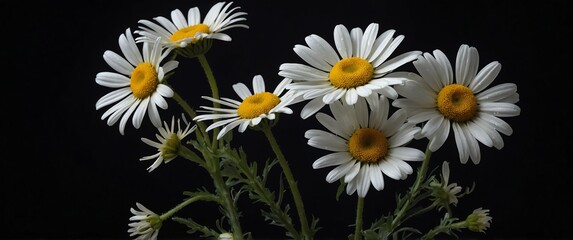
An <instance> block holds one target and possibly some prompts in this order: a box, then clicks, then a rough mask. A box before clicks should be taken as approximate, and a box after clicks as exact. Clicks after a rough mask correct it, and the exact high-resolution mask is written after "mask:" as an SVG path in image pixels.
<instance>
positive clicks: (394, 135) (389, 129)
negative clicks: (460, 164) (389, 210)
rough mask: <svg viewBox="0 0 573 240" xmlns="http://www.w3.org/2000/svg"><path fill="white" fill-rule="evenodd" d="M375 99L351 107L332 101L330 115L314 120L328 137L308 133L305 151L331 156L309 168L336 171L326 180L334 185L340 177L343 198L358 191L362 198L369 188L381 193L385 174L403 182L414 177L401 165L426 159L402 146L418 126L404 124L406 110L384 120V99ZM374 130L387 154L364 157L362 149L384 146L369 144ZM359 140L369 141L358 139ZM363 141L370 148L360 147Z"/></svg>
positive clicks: (311, 131)
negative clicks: (343, 184)
mask: <svg viewBox="0 0 573 240" xmlns="http://www.w3.org/2000/svg"><path fill="white" fill-rule="evenodd" d="M376 99H378V102H376V103H372V104H371V103H370V102H368V101H366V100H365V99H359V100H358V101H357V102H356V104H353V105H349V104H347V103H346V102H345V101H335V102H333V103H332V104H331V105H330V110H331V113H332V116H328V115H327V114H325V113H318V114H317V115H316V117H317V119H319V123H321V124H322V125H323V126H324V127H326V128H327V129H328V130H329V131H330V132H326V131H321V130H308V131H307V132H306V133H305V137H306V138H308V139H309V141H308V145H309V146H312V147H315V148H318V149H323V150H326V151H331V152H334V153H330V154H327V155H324V156H322V157H320V158H318V159H317V160H316V161H315V162H314V163H313V168H314V169H319V168H326V167H335V168H334V169H333V170H331V171H330V172H329V173H328V175H327V177H326V180H327V182H329V183H332V182H334V181H336V180H338V179H341V178H343V177H344V182H345V183H346V184H347V186H346V193H347V194H353V193H354V192H358V196H360V197H365V196H366V195H367V193H368V191H369V189H370V185H372V186H374V188H375V189H376V190H382V189H383V188H384V185H385V182H384V178H383V175H384V174H385V175H387V176H388V177H390V178H392V179H396V180H400V179H405V178H406V177H407V176H408V175H409V174H411V173H412V172H413V169H412V167H411V166H410V165H408V163H406V162H405V161H421V160H423V159H424V158H425V154H424V153H423V152H422V151H420V150H418V149H414V148H407V147H404V145H405V144H407V143H408V142H409V140H412V139H413V138H414V135H415V133H416V132H418V131H419V127H415V125H414V124H410V123H407V121H406V114H405V112H404V111H400V110H399V111H397V112H395V113H394V114H393V116H391V117H390V119H388V118H387V117H388V112H389V109H388V108H389V102H388V100H387V99H386V98H384V97H380V98H376ZM370 101H371V102H372V101H374V100H372V99H371V100H370ZM368 104H370V106H368ZM380 129H386V131H385V132H383V131H381V130H380ZM376 131H378V134H380V135H379V136H381V137H383V138H385V139H384V141H386V142H389V144H388V145H387V147H388V149H387V151H386V153H385V154H384V155H380V156H371V155H370V154H364V152H365V151H364V150H363V149H361V148H363V147H367V148H370V146H372V145H376V144H378V145H380V146H381V145H383V144H384V143H382V142H380V143H376V142H371V141H373V140H372V139H375V138H372V136H373V135H375V134H376ZM388 133H389V134H388ZM338 135H340V136H343V137H340V136H338ZM362 137H366V138H367V139H368V141H364V140H361V138H362ZM376 139H377V138H376ZM375 141H381V140H375ZM363 142H369V144H368V146H364V145H361V143H363ZM371 183H372V184H371Z"/></svg>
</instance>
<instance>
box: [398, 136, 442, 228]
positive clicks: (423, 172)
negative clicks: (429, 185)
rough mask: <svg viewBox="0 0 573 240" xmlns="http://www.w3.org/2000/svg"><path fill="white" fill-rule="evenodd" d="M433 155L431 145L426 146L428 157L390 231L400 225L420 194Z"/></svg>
mask: <svg viewBox="0 0 573 240" xmlns="http://www.w3.org/2000/svg"><path fill="white" fill-rule="evenodd" d="M428 145H429V143H428ZM431 156H432V151H430V148H429V147H426V158H425V159H424V161H423V162H422V167H421V168H420V171H418V176H416V181H415V182H414V185H413V186H412V188H411V189H410V194H409V196H408V199H407V200H406V203H405V204H404V205H403V206H402V208H401V209H400V211H399V212H398V214H396V217H395V218H394V220H393V221H392V226H391V227H390V232H392V231H394V229H395V228H396V227H397V226H398V225H400V223H401V221H402V219H403V218H404V216H405V214H406V212H407V211H408V210H409V209H410V205H411V204H412V201H413V199H414V198H415V197H416V195H417V194H418V190H419V188H420V184H422V182H423V181H424V179H425V178H426V172H427V171H428V166H429V165H430V157H431Z"/></svg>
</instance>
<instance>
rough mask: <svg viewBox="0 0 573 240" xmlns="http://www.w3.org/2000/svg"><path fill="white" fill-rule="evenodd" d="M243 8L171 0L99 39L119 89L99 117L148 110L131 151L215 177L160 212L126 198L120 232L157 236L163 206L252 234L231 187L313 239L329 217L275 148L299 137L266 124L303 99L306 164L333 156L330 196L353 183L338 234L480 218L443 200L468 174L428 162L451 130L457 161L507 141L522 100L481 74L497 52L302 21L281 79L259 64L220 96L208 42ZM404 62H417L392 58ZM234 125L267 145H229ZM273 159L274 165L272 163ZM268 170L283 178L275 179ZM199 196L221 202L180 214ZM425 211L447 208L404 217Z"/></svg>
mask: <svg viewBox="0 0 573 240" xmlns="http://www.w3.org/2000/svg"><path fill="white" fill-rule="evenodd" d="M246 15H247V13H245V12H241V11H240V7H236V6H232V2H230V3H226V2H218V3H216V4H214V5H213V6H212V7H211V8H210V9H209V11H208V12H207V14H206V15H205V17H204V18H201V16H202V15H201V14H200V11H199V8H198V7H193V8H190V9H189V10H188V12H187V14H186V15H185V14H184V13H183V12H182V11H181V10H179V9H175V10H173V11H172V12H171V19H169V18H166V17H161V16H159V17H156V18H153V19H152V20H140V21H139V22H138V23H139V24H140V26H139V29H137V30H135V31H133V32H132V31H131V29H129V28H128V29H126V30H125V33H123V34H121V35H120V37H119V48H120V50H121V53H122V55H123V56H122V55H120V54H118V53H116V52H114V51H111V50H108V51H105V52H104V54H103V58H104V60H105V62H106V63H107V64H108V65H109V66H110V67H111V68H112V69H113V70H115V71H114V72H100V73H98V74H97V75H96V78H95V80H96V83H98V84H99V85H101V86H104V87H109V88H113V89H115V90H113V91H111V92H110V93H108V94H106V95H104V96H103V97H101V98H100V99H99V100H98V101H97V102H96V110H100V109H102V108H105V107H109V108H108V109H107V110H106V111H105V112H104V113H103V115H102V117H101V118H102V120H105V119H107V124H108V125H109V126H112V125H115V124H118V126H119V132H120V134H121V135H124V134H125V132H126V126H127V125H128V124H127V123H128V121H130V120H131V125H133V127H134V128H135V129H139V128H140V127H141V125H142V124H143V121H144V118H146V116H147V117H148V118H149V120H150V122H151V123H152V124H153V126H155V127H156V128H157V131H158V133H156V135H155V137H156V140H151V139H149V138H142V139H141V140H142V141H143V142H144V143H145V144H147V145H148V146H150V147H152V148H154V149H155V150H156V152H155V154H152V155H148V156H144V157H141V158H140V160H141V161H151V162H152V163H151V165H150V166H149V167H148V168H147V170H148V171H149V172H151V171H155V170H156V169H158V168H159V167H160V166H161V165H162V164H166V163H169V162H170V161H172V160H174V159H177V158H180V159H187V160H189V161H190V162H191V163H192V165H191V168H193V171H195V168H200V169H202V170H204V171H206V173H208V174H209V176H210V177H211V179H210V181H209V180H206V181H205V182H204V184H205V185H201V186H193V187H196V188H197V189H196V190H193V191H184V192H183V196H182V201H181V203H180V204H178V205H176V206H174V207H172V208H170V209H168V210H167V211H165V212H163V213H156V212H154V211H152V210H150V209H149V208H147V207H146V206H144V205H143V204H141V203H140V202H136V203H135V207H136V208H131V212H132V214H133V216H132V217H131V218H130V219H129V220H130V223H129V224H128V226H129V229H128V231H127V232H128V233H129V236H131V237H133V238H135V239H157V238H158V236H159V231H160V229H161V227H162V225H163V224H164V223H166V221H167V220H173V221H174V222H177V223H180V224H183V225H185V226H187V227H188V231H187V232H188V233H189V234H191V235H195V236H200V237H205V238H216V239H238V240H239V239H256V238H257V237H261V236H257V232H245V231H244V229H243V227H242V225H241V223H242V221H243V219H242V216H243V215H242V211H245V210H250V209H252V208H247V207H245V206H241V205H240V202H239V199H242V198H243V199H244V198H248V199H249V200H250V201H251V202H252V203H253V204H257V205H260V206H261V210H260V213H261V217H262V218H263V220H264V221H265V222H267V223H268V224H269V227H276V228H278V229H282V230H283V231H284V237H287V238H290V239H315V238H316V236H317V233H319V231H320V229H321V228H327V227H328V226H322V225H321V222H320V221H319V220H320V218H318V217H315V216H312V215H310V213H311V211H309V209H307V208H306V207H305V206H304V198H303V197H304V196H302V194H301V191H300V189H299V185H298V182H297V173H296V172H294V171H293V170H292V169H291V165H292V164H296V163H295V162H289V160H288V159H287V158H286V156H285V154H283V151H284V150H283V148H285V147H286V148H300V146H299V145H296V143H291V142H288V144H285V142H281V139H277V138H276V137H275V134H274V131H275V130H274V129H275V128H279V127H281V126H279V125H278V123H279V118H280V115H283V114H293V113H294V111H293V110H292V109H291V106H293V105H295V104H299V103H302V102H306V104H305V105H304V107H303V108H302V110H301V112H300V113H299V114H300V117H301V121H310V120H306V119H308V118H309V117H311V116H314V117H315V118H316V121H317V122H318V123H320V126H318V127H317V128H316V129H309V130H307V131H306V132H305V134H304V137H305V138H306V139H308V141H307V143H306V144H308V146H310V147H314V148H317V149H320V150H324V151H326V152H328V153H326V155H324V156H322V157H319V158H318V159H316V160H315V161H314V162H313V164H312V167H313V168H314V169H323V168H332V169H331V170H330V171H329V172H328V173H327V175H326V181H327V182H328V183H336V184H339V191H338V192H337V193H336V194H337V197H338V196H339V195H340V194H343V193H344V192H345V193H346V194H347V195H349V196H352V195H356V197H357V205H356V218H355V222H354V223H348V224H349V225H352V226H353V229H352V230H351V231H349V232H348V235H347V236H346V237H347V238H349V239H410V238H412V239H434V238H435V237H436V236H439V235H441V234H448V235H457V234H459V233H461V232H462V231H463V230H469V231H474V232H485V230H486V229H487V228H489V226H490V224H491V221H492V217H491V216H490V215H489V211H490V210H489V209H484V208H482V207H479V208H476V209H475V210H474V211H473V213H471V214H469V215H468V216H466V217H462V218H460V217H458V216H456V214H454V211H453V210H452V209H453V207H455V206H456V205H457V203H458V201H459V200H460V199H461V198H462V197H464V196H466V195H468V194H470V193H471V192H472V190H473V187H474V186H471V187H462V186H458V185H457V184H456V183H450V168H449V162H447V161H441V169H439V170H440V171H438V169H430V161H439V160H431V156H432V153H434V152H436V151H438V150H441V149H443V148H445V146H444V143H445V142H446V140H447V139H448V138H449V137H450V136H451V137H453V138H454V139H455V143H456V147H457V151H458V153H459V160H460V162H461V163H462V164H466V163H467V162H468V160H469V159H471V160H472V163H473V164H479V162H480V160H481V154H480V147H481V146H480V145H484V146H487V147H495V148H496V149H501V148H503V145H504V144H503V138H502V135H501V134H503V135H506V136H510V135H511V134H512V128H511V126H510V125H509V124H507V123H506V122H505V121H504V120H502V119H501V118H502V117H515V116H518V115H519V114H520V108H519V107H518V106H517V105H516V103H517V102H518V101H519V94H518V93H517V86H516V85H515V84H513V83H504V84H499V85H496V86H492V87H489V86H490V85H491V84H492V82H493V80H494V79H495V78H496V77H497V75H498V73H499V72H500V70H501V64H500V63H499V62H497V61H493V62H491V63H489V64H487V65H486V66H485V67H483V68H481V69H480V68H479V56H478V51H477V49H476V48H474V47H471V46H469V45H466V44H462V45H461V46H460V48H459V50H458V53H457V56H456V58H455V65H452V64H451V63H450V60H449V59H448V57H447V56H446V55H445V54H444V53H443V52H442V51H440V50H434V51H433V52H432V53H427V52H426V53H424V52H421V51H417V50H413V51H408V52H405V53H401V54H397V55H396V54H395V53H394V52H395V51H396V49H397V48H398V46H399V45H400V43H401V42H402V41H403V40H404V36H403V35H397V36H395V34H396V31H395V30H393V29H390V30H386V31H380V29H379V28H380V26H379V24H377V23H371V24H369V25H368V26H367V27H366V28H365V29H361V28H358V27H357V28H352V29H350V30H349V29H347V28H346V27H345V26H344V25H342V24H339V25H336V26H335V27H334V32H333V37H332V40H333V41H332V42H329V41H328V39H325V38H323V37H321V36H318V35H315V34H311V35H309V36H307V37H306V38H305V39H304V42H305V43H306V44H296V45H295V46H294V52H295V53H296V54H297V55H298V56H299V57H300V58H301V59H302V60H303V63H284V64H281V65H280V66H279V71H278V75H279V76H280V77H282V78H283V80H282V81H280V82H278V84H276V87H275V88H274V90H273V91H268V90H267V88H268V87H267V85H268V84H269V83H272V82H267V81H265V79H264V78H263V77H262V75H256V76H253V78H252V81H251V86H252V88H249V86H248V85H247V84H245V83H242V82H239V83H236V84H234V85H232V86H231V87H232V88H233V90H234V91H235V93H236V94H237V96H238V98H230V97H221V96H219V87H220V86H219V85H218V83H217V80H216V78H215V76H216V72H215V71H214V70H213V69H211V66H210V64H209V62H208V60H207V53H208V52H209V50H210V49H211V48H212V47H213V43H214V42H215V41H224V42H230V41H231V37H230V36H229V35H228V34H226V33H225V31H227V30H229V29H232V28H243V29H248V28H249V27H248V25H246V24H244V21H246V20H247V19H246ZM134 35H135V36H134ZM332 43H333V44H334V45H332ZM393 55H396V56H393ZM183 58H189V59H197V60H198V61H199V63H200V65H201V67H202V69H203V70H204V75H205V78H206V80H207V83H206V84H208V85H209V87H210V89H211V93H210V95H204V96H202V99H204V100H206V101H207V102H209V103H210V104H208V105H199V106H198V107H197V105H196V103H189V102H187V101H185V100H184V97H183V96H181V95H179V93H178V92H176V90H175V89H174V88H173V87H172V85H171V84H170V82H171V81H178V80H179V79H178V76H177V74H176V73H177V70H178V68H180V67H181V66H180V64H179V63H180V61H178V60H180V59H183ZM410 63H412V64H413V66H414V67H415V69H416V71H417V72H409V71H403V70H401V69H400V68H402V67H403V66H404V65H406V64H410ZM172 100H174V101H175V102H176V103H177V104H178V105H179V106H180V108H181V111H182V114H181V116H180V117H179V116H172V117H171V121H170V122H167V121H162V117H161V111H162V110H165V109H167V108H168V101H172ZM289 121H290V120H289ZM206 122H210V124H206ZM234 129H237V130H238V132H239V133H244V132H245V131H246V130H247V129H249V130H254V131H255V132H258V133H262V134H263V135H264V137H265V138H266V139H267V140H268V143H269V146H268V147H270V148H271V149H272V151H273V153H274V156H269V159H267V160H261V159H255V160H252V159H249V157H248V151H249V149H244V148H243V147H239V148H237V147H234V146H236V143H235V142H234V139H233V134H232V132H233V130H234ZM450 133H453V134H452V135H450ZM254 134H256V133H254ZM420 140H427V141H428V144H427V147H426V149H424V150H423V151H422V150H420V149H417V148H416V147H413V145H412V142H414V141H420ZM239 146H240V144H239ZM414 164H419V167H417V169H416V174H415V181H414V182H413V184H412V186H410V187H409V188H404V192H401V193H397V194H396V202H395V210H394V211H391V212H389V213H380V217H379V218H378V219H377V220H375V221H373V222H370V223H365V222H363V210H364V205H365V204H366V196H367V195H368V193H369V192H370V188H371V187H373V188H374V189H375V190H376V191H382V190H383V189H384V187H385V186H386V185H387V184H396V183H399V182H400V180H405V179H406V178H408V177H409V176H410V175H412V174H413V173H414V168H413V166H412V165H414ZM273 169H280V171H279V174H276V171H272V170H273ZM269 180H272V181H275V180H278V182H279V183H280V184H279V186H273V185H271V184H269ZM207 183H208V184H207ZM372 194H375V193H370V195H372ZM197 202H211V203H214V204H216V205H217V206H219V208H216V209H214V211H215V212H216V211H219V212H220V214H221V218H220V220H218V221H215V222H207V223H204V222H198V221H196V219H193V218H192V217H185V216H179V215H177V214H178V213H180V212H179V211H180V210H181V209H183V208H187V207H189V208H193V204H194V203H197ZM429 212H434V213H435V212H438V213H440V214H443V217H442V218H441V219H439V221H436V225H435V226H433V227H431V228H427V229H422V228H417V227H415V226H410V225H409V222H408V221H409V220H411V219H413V218H415V217H418V216H421V215H423V214H426V213H429ZM311 216H312V217H311Z"/></svg>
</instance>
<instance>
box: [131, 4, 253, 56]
mask: <svg viewBox="0 0 573 240" xmlns="http://www.w3.org/2000/svg"><path fill="white" fill-rule="evenodd" d="M232 3H233V2H229V3H226V4H225V2H218V3H216V4H215V5H213V6H212V7H211V8H210V9H209V11H208V12H207V15H206V16H205V18H204V19H203V21H201V15H200V11H199V9H198V8H197V7H193V8H190V9H189V10H188V11H187V15H184V14H183V12H181V10H179V9H175V10H173V11H171V20H169V19H167V18H165V17H162V16H160V17H155V18H153V19H154V20H155V21H157V22H158V23H159V25H158V24H155V23H154V22H151V21H148V20H140V21H139V23H140V24H142V25H143V26H140V27H139V30H137V31H135V32H136V33H137V34H139V35H140V37H138V38H137V39H138V41H139V42H144V43H145V42H153V41H154V40H155V39H157V38H161V39H162V41H161V44H162V45H163V46H164V47H166V48H167V49H168V50H171V49H175V48H186V47H188V46H190V47H193V46H194V45H195V43H196V41H197V40H201V39H204V38H207V39H216V40H222V41H231V37H230V36H229V35H227V34H226V33H224V31H225V30H227V29H231V28H236V27H241V28H249V26H247V25H245V24H241V23H240V22H241V21H244V20H246V18H244V17H242V16H244V15H246V13H245V12H235V11H236V10H237V9H239V7H234V8H231V5H232ZM199 24H202V26H206V27H207V29H205V30H204V31H201V30H202V29H203V28H201V27H198V28H194V27H195V26H197V25H199ZM189 29H193V31H195V32H188V31H189ZM180 33H181V34H180ZM176 34H177V35H178V36H177V37H176V38H175V39H173V38H172V37H173V36H174V35H176Z"/></svg>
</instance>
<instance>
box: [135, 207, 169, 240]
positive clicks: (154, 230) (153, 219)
mask: <svg viewBox="0 0 573 240" xmlns="http://www.w3.org/2000/svg"><path fill="white" fill-rule="evenodd" d="M135 204H136V205H137V208H138V209H139V210H137V209H134V208H131V209H130V211H131V213H132V214H133V216H131V217H130V218H129V220H130V221H133V222H131V223H129V224H128V226H129V227H130V228H129V229H128V230H127V232H128V233H129V236H130V237H133V236H137V238H135V239H136V240H148V239H152V240H155V239H157V234H159V229H161V225H162V223H163V220H161V218H160V217H159V215H157V214H155V213H154V212H152V211H151V210H149V209H147V208H146V207H145V206H143V205H142V204H141V203H135Z"/></svg>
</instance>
